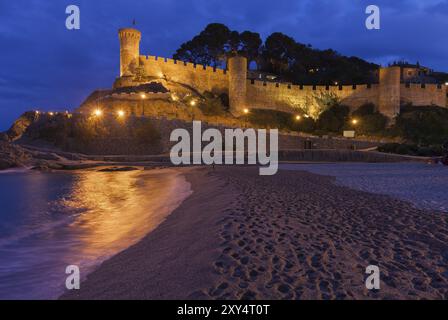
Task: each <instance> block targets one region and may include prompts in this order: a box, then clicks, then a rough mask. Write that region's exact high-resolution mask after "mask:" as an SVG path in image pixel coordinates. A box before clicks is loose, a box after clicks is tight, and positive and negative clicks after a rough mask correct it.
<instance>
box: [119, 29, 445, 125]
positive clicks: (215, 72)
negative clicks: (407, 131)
mask: <svg viewBox="0 0 448 320" xmlns="http://www.w3.org/2000/svg"><path fill="white" fill-rule="evenodd" d="M119 39H120V77H119V78H117V80H116V81H115V83H114V87H115V88H118V87H126V86H134V85H136V84H139V83H138V82H136V80H135V75H136V74H137V73H138V68H143V70H144V73H145V76H149V77H150V78H152V79H155V81H156V80H157V79H163V80H166V81H168V82H173V83H177V84H180V85H182V86H185V87H187V88H189V89H191V90H195V91H197V92H198V93H200V94H201V93H204V92H205V91H210V92H213V93H216V94H220V93H227V94H228V95H229V102H230V111H231V112H232V113H233V114H234V115H236V116H238V115H241V114H242V113H243V110H244V109H245V108H257V109H271V110H278V111H286V112H293V113H294V112H300V113H302V112H305V113H307V114H309V115H311V116H313V117H317V115H318V114H319V113H320V112H321V111H322V110H320V108H321V105H322V104H319V101H321V100H322V98H324V97H325V96H326V97H327V98H328V97H337V98H338V99H339V100H340V101H341V103H343V104H345V105H347V106H349V107H350V108H351V109H352V110H353V109H356V108H358V107H359V106H361V105H363V104H365V103H373V104H375V105H376V106H377V108H378V110H379V111H380V112H381V113H383V114H384V115H386V116H388V117H389V118H393V117H394V116H396V115H397V114H398V113H399V112H400V105H402V104H406V103H410V104H413V105H416V106H419V105H421V106H423V105H437V106H440V107H446V106H447V86H446V85H426V86H422V85H416V84H411V85H406V84H402V83H401V79H400V74H401V70H400V68H399V67H389V68H381V69H380V81H379V84H373V85H349V86H299V85H292V84H287V83H274V82H263V81H258V80H250V79H247V70H246V66H247V60H246V58H244V57H241V56H233V57H231V58H229V60H228V67H229V70H222V69H217V68H212V67H209V66H202V65H195V64H192V63H185V62H182V61H176V60H173V59H167V58H161V57H156V56H145V55H140V52H139V43H140V39H141V37H140V32H139V31H138V30H135V29H129V28H126V29H120V30H119Z"/></svg>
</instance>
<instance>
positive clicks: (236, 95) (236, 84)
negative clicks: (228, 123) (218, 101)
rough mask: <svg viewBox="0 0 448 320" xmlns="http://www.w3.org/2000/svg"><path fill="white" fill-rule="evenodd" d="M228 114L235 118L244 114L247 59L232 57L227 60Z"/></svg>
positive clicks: (245, 106)
mask: <svg viewBox="0 0 448 320" xmlns="http://www.w3.org/2000/svg"><path fill="white" fill-rule="evenodd" d="M227 63H228V69H229V104H230V112H231V113H232V114H233V115H235V116H240V115H242V114H243V113H244V109H245V108H247V105H246V86H247V58H246V57H242V56H233V57H230V58H229V60H228V62H227Z"/></svg>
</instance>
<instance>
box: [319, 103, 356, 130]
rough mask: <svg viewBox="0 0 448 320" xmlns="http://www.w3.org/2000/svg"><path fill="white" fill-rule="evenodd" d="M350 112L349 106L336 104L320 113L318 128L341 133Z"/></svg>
mask: <svg viewBox="0 0 448 320" xmlns="http://www.w3.org/2000/svg"><path fill="white" fill-rule="evenodd" d="M349 113H350V109H349V107H347V106H345V105H340V104H335V105H333V106H331V107H329V108H328V109H327V110H325V111H324V112H322V113H321V114H320V116H319V119H317V122H316V128H317V130H319V131H323V132H332V133H341V132H342V131H343V129H344V127H345V125H346V124H347V121H348V116H349Z"/></svg>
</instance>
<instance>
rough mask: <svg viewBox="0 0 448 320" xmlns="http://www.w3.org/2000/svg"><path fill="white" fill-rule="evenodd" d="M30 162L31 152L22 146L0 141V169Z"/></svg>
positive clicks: (20, 165)
mask: <svg viewBox="0 0 448 320" xmlns="http://www.w3.org/2000/svg"><path fill="white" fill-rule="evenodd" d="M31 162H32V156H31V154H30V153H29V152H28V151H26V150H24V149H23V148H21V147H19V146H16V145H13V144H11V143H8V142H4V141H0V170H4V169H9V168H14V167H22V166H26V165H29V164H30V163H31Z"/></svg>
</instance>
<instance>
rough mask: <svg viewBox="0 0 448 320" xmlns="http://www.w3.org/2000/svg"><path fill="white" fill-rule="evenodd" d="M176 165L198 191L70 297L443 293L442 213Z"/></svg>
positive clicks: (302, 181) (284, 179)
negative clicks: (368, 282)
mask: <svg viewBox="0 0 448 320" xmlns="http://www.w3.org/2000/svg"><path fill="white" fill-rule="evenodd" d="M179 170H184V172H185V174H186V177H187V180H188V181H189V182H190V183H191V185H192V189H193V194H192V195H191V196H190V197H189V198H187V199H186V200H185V201H184V202H183V203H182V204H181V206H180V207H178V208H177V209H176V210H175V211H174V212H173V213H172V214H171V215H170V216H169V217H168V218H167V219H166V220H165V221H164V222H163V223H162V224H161V225H160V226H159V227H158V228H156V229H155V230H154V231H153V232H151V233H150V234H148V235H147V236H146V237H145V238H144V239H142V240H141V241H140V242H138V243H137V244H135V245H134V246H132V247H130V248H128V249H126V250H125V251H123V252H121V253H119V254H118V255H116V256H114V257H112V258H111V259H109V260H107V261H105V262H104V263H103V264H102V265H101V266H100V267H99V268H98V269H97V270H96V271H94V272H93V273H91V274H90V275H88V277H87V279H86V280H85V281H84V282H82V283H81V289H80V290H78V291H71V292H68V293H66V294H65V295H63V296H62V298H63V299H421V298H429V299H447V298H448V216H447V215H446V213H442V212H436V211H429V210H421V209H418V208H416V207H415V206H413V205H411V204H410V203H407V202H404V201H401V200H396V199H393V198H391V197H389V196H386V195H380V194H371V193H366V192H363V191H357V190H352V189H349V188H347V187H343V186H338V185H335V184H334V182H335V179H334V178H332V177H327V176H321V175H316V174H311V173H308V172H302V171H285V170H281V171H279V172H278V174H277V175H275V176H259V175H258V168H254V167H217V168H216V170H212V169H211V168H197V169H179ZM371 264H374V265H378V266H379V268H380V272H381V289H380V290H374V291H369V290H367V289H366V288H365V282H364V281H365V278H366V275H365V273H364V272H365V268H366V267H367V266H368V265H371Z"/></svg>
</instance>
